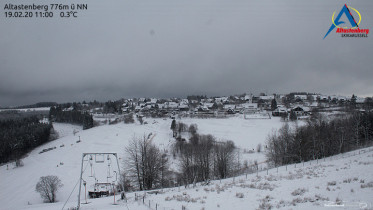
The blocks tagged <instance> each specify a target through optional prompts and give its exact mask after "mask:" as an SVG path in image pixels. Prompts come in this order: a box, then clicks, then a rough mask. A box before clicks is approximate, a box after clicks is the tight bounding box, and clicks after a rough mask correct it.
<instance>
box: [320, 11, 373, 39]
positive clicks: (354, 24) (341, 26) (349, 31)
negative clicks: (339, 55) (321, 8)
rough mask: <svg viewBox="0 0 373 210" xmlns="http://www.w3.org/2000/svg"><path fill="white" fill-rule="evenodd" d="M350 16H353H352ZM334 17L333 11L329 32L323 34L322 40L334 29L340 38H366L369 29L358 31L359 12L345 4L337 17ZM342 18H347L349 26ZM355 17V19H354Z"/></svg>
mask: <svg viewBox="0 0 373 210" xmlns="http://www.w3.org/2000/svg"><path fill="white" fill-rule="evenodd" d="M351 11H352V13H351ZM352 14H354V16H353V15H352ZM334 17H335V11H334V12H333V15H332V25H331V26H330V28H329V31H328V32H327V33H326V34H325V36H324V39H325V37H326V36H328V35H329V33H330V32H332V31H333V30H334V29H335V28H337V30H336V33H337V34H341V36H342V37H368V33H369V29H360V27H359V25H360V23H361V15H360V12H359V11H357V10H356V9H355V8H352V7H347V4H345V5H343V7H342V9H341V11H340V12H339V14H338V15H337V17H336V18H334ZM342 17H347V20H348V22H349V23H350V24H348V23H345V22H344V21H342V20H341V18H342ZM355 17H356V18H357V19H355ZM346 25H347V26H346ZM348 26H350V27H348Z"/></svg>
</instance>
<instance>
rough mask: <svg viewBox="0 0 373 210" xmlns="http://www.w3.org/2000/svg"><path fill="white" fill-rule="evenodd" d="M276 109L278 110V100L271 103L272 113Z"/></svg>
mask: <svg viewBox="0 0 373 210" xmlns="http://www.w3.org/2000/svg"><path fill="white" fill-rule="evenodd" d="M276 108H277V102H276V99H272V102H271V109H272V111H273V110H275V109H276Z"/></svg>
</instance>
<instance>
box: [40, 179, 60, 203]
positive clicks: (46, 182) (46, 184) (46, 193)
mask: <svg viewBox="0 0 373 210" xmlns="http://www.w3.org/2000/svg"><path fill="white" fill-rule="evenodd" d="M62 186H63V184H62V182H61V180H60V179H59V178H58V177H57V176H52V175H49V176H42V177H40V180H39V182H38V183H37V184H36V192H38V193H40V196H41V197H42V198H43V199H44V201H45V202H48V203H54V202H55V201H56V192H57V191H58V189H59V188H61V187H62Z"/></svg>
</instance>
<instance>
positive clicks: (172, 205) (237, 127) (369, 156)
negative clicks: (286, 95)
mask: <svg viewBox="0 0 373 210" xmlns="http://www.w3.org/2000/svg"><path fill="white" fill-rule="evenodd" d="M145 121H146V122H147V124H146V125H139V124H138V122H137V123H135V124H127V125H126V124H123V123H119V124H116V125H102V126H99V127H95V128H92V129H89V130H81V128H80V127H77V126H73V125H68V124H54V128H55V129H56V130H57V131H58V132H59V133H60V138H59V139H57V140H55V141H52V142H49V143H47V144H45V145H43V146H40V147H38V148H36V149H34V150H33V151H32V152H30V153H29V154H28V155H27V157H25V158H24V159H23V162H24V166H23V167H20V168H13V165H12V164H11V163H9V164H8V166H7V165H3V166H1V167H0V186H1V189H2V191H1V192H0V203H1V206H0V209H62V207H63V205H64V203H65V201H66V200H68V197H69V195H70V193H71V192H72V191H73V189H74V187H75V185H76V183H77V182H78V180H79V175H80V167H81V158H82V153H88V152H114V153H118V157H119V158H120V160H119V162H120V164H122V162H123V159H122V158H123V157H124V147H125V146H126V145H128V142H129V141H130V140H131V139H132V137H133V136H134V135H135V136H138V137H142V136H143V135H148V134H149V133H152V135H153V136H154V138H153V142H155V143H156V144H157V145H158V146H160V147H161V148H163V149H168V148H169V146H170V145H171V144H172V143H173V142H174V140H173V138H172V132H171V130H170V125H171V119H146V120H145ZM181 121H182V122H184V123H186V124H191V123H195V124H197V125H198V130H199V133H202V134H212V135H214V136H215V137H217V139H218V140H232V141H234V142H235V144H236V145H237V146H239V147H241V148H245V149H254V148H256V146H257V144H259V143H262V144H263V145H264V142H265V139H266V136H267V135H268V133H269V132H271V131H272V130H273V129H278V128H279V127H281V125H282V122H280V120H279V118H273V119H267V120H245V119H243V117H242V116H236V117H232V118H228V119H181ZM74 130H75V132H74ZM74 133H75V134H74ZM79 137H80V139H81V142H79V143H77V141H78V140H79ZM62 145H63V146H62ZM54 147H55V149H52V150H51V151H48V152H44V153H41V154H39V152H40V151H42V150H43V149H46V148H54ZM366 151H368V150H366ZM263 157H264V155H263V154H262V153H254V154H246V155H245V156H244V157H243V159H242V161H243V160H244V158H246V159H248V160H249V161H250V160H253V159H262V158H263ZM170 160H171V164H173V165H174V167H176V166H177V164H176V163H172V162H173V161H174V160H173V159H172V158H170ZM355 160H356V161H355ZM115 164H116V163H115ZM115 164H112V167H114V165H115ZM307 164H309V163H306V166H305V167H300V166H297V169H294V166H289V168H288V171H285V167H282V168H279V173H278V174H277V172H276V171H274V170H276V169H272V170H270V171H269V172H270V174H271V176H266V172H260V173H259V177H260V178H258V177H256V176H255V175H248V177H247V179H246V177H245V176H243V177H240V178H236V179H235V182H234V183H232V181H233V180H232V179H228V180H222V182H221V183H220V182H219V181H217V182H214V183H212V184H210V185H209V186H199V185H198V186H197V187H196V188H191V189H184V187H181V188H180V191H179V189H178V188H174V189H165V190H164V192H165V193H162V194H158V195H155V194H152V195H150V194H149V195H147V197H146V198H145V201H146V202H147V204H149V202H150V204H151V208H152V209H156V207H155V204H156V203H157V204H158V205H160V206H158V207H159V208H158V209H181V208H182V206H185V207H186V209H202V208H205V209H228V208H232V207H235V208H237V209H256V208H258V206H259V205H260V203H261V202H264V201H260V199H263V198H265V197H266V196H267V195H268V196H269V198H268V200H269V201H268V202H264V203H265V205H267V203H269V204H268V205H272V206H273V207H276V206H277V205H279V206H281V205H283V206H284V207H285V208H286V209H289V208H292V209H297V208H298V206H302V208H303V207H305V208H309V209H313V208H315V207H317V208H319V207H322V205H323V203H322V202H327V200H325V201H321V200H320V199H324V198H325V199H326V198H329V201H335V199H336V198H337V197H338V198H339V199H341V200H343V201H347V202H355V201H356V202H358V201H360V202H368V203H372V202H373V201H372V198H373V188H372V187H367V188H361V185H362V184H369V183H370V182H372V181H373V176H372V175H371V174H373V170H372V169H373V152H371V151H370V152H368V153H364V154H363V155H357V156H354V157H351V158H343V159H340V160H335V161H330V160H327V161H326V162H325V163H324V162H323V163H322V164H319V165H315V164H313V165H311V166H309V165H307ZM7 167H8V170H7ZM291 167H292V169H290V168H291ZM299 167H300V168H299ZM337 169H338V170H339V171H337ZM115 170H117V169H115ZM297 170H298V171H297ZM86 173H89V169H87V172H86ZM290 173H291V174H290ZM46 175H57V176H58V177H59V178H60V179H61V181H62V183H63V184H64V186H63V187H62V188H61V190H60V191H59V192H58V194H57V200H58V202H57V203H54V204H44V203H43V201H42V199H41V198H40V195H39V194H38V193H37V192H35V185H36V183H37V182H38V180H39V178H40V177H41V176H46ZM86 175H87V174H86ZM355 178H357V180H355ZM256 179H257V180H256ZM345 179H347V180H348V179H351V181H347V182H348V183H344V182H343V181H344V180H345ZM362 180H363V181H364V183H360V182H362ZM333 181H336V184H335V185H330V186H328V184H327V183H328V182H333ZM267 183H268V184H267ZM317 186H319V187H318V188H316V187H317ZM261 188H263V189H261ZM267 188H269V189H267ZM272 188H273V190H272V191H271V190H270V189H272ZM298 188H300V189H301V190H300V191H302V188H305V192H304V194H303V195H301V196H293V195H291V193H292V192H293V191H295V190H296V189H298ZM327 188H329V190H330V191H328V189H327ZM77 192H78V188H75V190H74V191H73V193H72V194H71V197H70V199H69V201H68V202H67V205H66V206H65V209H67V208H69V207H73V206H76V204H77V195H78V193H77ZM241 193H242V194H241ZM138 194H139V193H136V195H138ZM141 194H143V193H141ZM318 195H320V196H321V198H319V200H318V201H314V202H312V201H311V200H312V199H314V200H316V199H317V196H318ZM242 196H243V197H242ZM127 197H128V203H126V204H125V203H120V202H119V205H112V204H113V201H114V198H113V197H107V198H102V199H89V204H85V205H82V209H111V208H115V209H123V208H124V209H127V208H126V206H127V207H128V209H148V207H146V206H144V205H143V204H142V202H140V203H138V202H135V201H134V200H135V193H129V194H128V195H127ZM239 197H242V198H239ZM272 197H273V198H272ZM298 197H299V199H305V200H304V203H302V204H296V206H292V205H293V204H292V203H291V202H293V199H296V198H298ZM81 198H82V202H85V201H84V195H83V194H82V197H81ZM299 199H298V200H297V201H296V202H298V203H299V202H300V200H299ZM182 200H184V201H182ZM281 200H283V202H281ZM302 202H303V200H302ZM315 203H319V205H318V206H315V205H314V204H315Z"/></svg>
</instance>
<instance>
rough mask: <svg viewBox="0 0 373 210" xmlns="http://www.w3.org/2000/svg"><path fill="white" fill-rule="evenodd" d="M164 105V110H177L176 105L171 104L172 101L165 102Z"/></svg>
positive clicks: (174, 103)
mask: <svg viewBox="0 0 373 210" xmlns="http://www.w3.org/2000/svg"><path fill="white" fill-rule="evenodd" d="M165 104H166V108H167V109H173V110H176V109H178V106H179V104H178V103H176V102H173V101H171V102H166V103H165Z"/></svg>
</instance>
